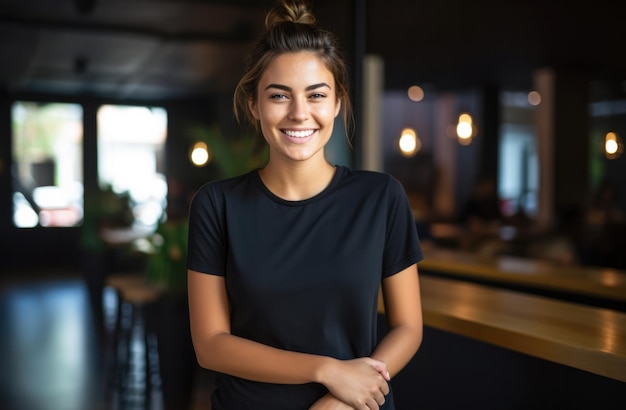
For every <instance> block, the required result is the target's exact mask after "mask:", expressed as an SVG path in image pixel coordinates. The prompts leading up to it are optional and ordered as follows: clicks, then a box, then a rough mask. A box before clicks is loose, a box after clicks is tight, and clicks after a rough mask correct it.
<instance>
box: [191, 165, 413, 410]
mask: <svg viewBox="0 0 626 410" xmlns="http://www.w3.org/2000/svg"><path fill="white" fill-rule="evenodd" d="M421 259H422V251H421V248H420V244H419V239H418V236H417V232H416V227H415V222H414V220H413V216H412V213H411V208H410V206H409V204H408V200H407V198H406V195H405V192H404V190H403V188H402V186H401V185H400V183H399V182H398V181H397V180H396V179H394V178H393V177H391V176H390V175H387V174H383V173H377V172H371V171H353V170H350V169H348V168H346V167H343V166H337V167H336V172H335V175H334V177H333V179H332V181H331V183H330V184H329V186H328V187H327V188H326V189H325V190H324V191H322V192H321V193H319V194H318V195H316V196H314V197H312V198H309V199H306V200H303V201H286V200H284V199H281V198H279V197H277V196H276V195H274V194H272V193H271V192H270V191H269V190H268V189H267V188H266V187H265V185H264V184H263V182H262V181H261V179H260V177H259V174H258V171H256V170H254V171H251V172H250V173H248V174H245V175H242V176H239V177H235V178H230V179H224V180H220V181H213V182H210V183H208V184H205V185H204V186H203V187H202V188H201V189H200V190H199V191H198V192H197V194H196V195H195V197H194V199H193V201H192V205H191V211H190V220H189V245H188V256H187V266H188V268H189V269H192V270H195V271H199V272H203V273H207V274H212V275H219V276H224V277H225V281H226V287H227V292H228V298H229V303H230V314H231V332H232V333H233V334H234V335H237V336H241V337H244V338H247V339H250V340H254V341H257V342H260V343H263V344H266V345H269V346H274V347H277V348H280V349H286V350H291V351H298V352H305V353H313V354H318V355H326V356H331V357H335V358H338V359H352V358H356V357H363V356H369V355H370V354H371V353H372V351H373V350H374V348H375V346H376V342H377V328H376V323H377V300H378V290H379V286H380V283H381V280H382V279H383V278H385V277H388V276H391V275H393V274H395V273H397V272H399V271H401V270H403V269H404V268H406V267H408V266H410V265H412V264H413V263H416V262H418V261H420V260H421ZM326 392H327V390H326V388H325V387H324V386H322V385H319V384H316V383H308V384H301V385H281V384H270V383H259V382H253V381H249V380H243V379H241V378H237V377H232V376H228V375H221V377H219V379H218V382H217V389H216V391H215V394H214V395H213V406H214V407H213V408H214V409H216V410H219V409H226V410H233V409H236V410H243V409H255V410H259V409H272V410H279V409H284V410H298V409H307V408H309V406H310V405H311V404H312V403H313V402H315V400H317V399H318V398H319V397H321V396H322V395H324V394H325V393H326ZM388 402H389V403H391V402H392V400H388ZM383 408H385V409H387V408H388V407H383Z"/></svg>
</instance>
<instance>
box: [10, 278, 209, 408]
mask: <svg viewBox="0 0 626 410" xmlns="http://www.w3.org/2000/svg"><path fill="white" fill-rule="evenodd" d="M103 295H104V297H103V300H104V303H103V309H104V323H102V324H101V325H96V323H95V321H94V320H93V317H94V315H93V311H92V309H91V308H90V303H89V297H88V293H87V290H86V286H85V282H84V280H83V278H81V277H80V274H74V273H71V272H70V273H67V272H56V273H48V274H45V275H44V274H33V273H31V272H29V273H27V274H23V275H14V274H12V275H11V277H10V278H7V277H6V276H3V277H0V408H1V409H3V410H108V409H118V410H164V409H165V407H164V404H163V397H162V390H161V388H160V378H159V370H158V358H156V356H155V355H154V354H153V352H154V350H155V349H156V344H157V343H158V342H157V340H156V337H154V335H151V334H150V332H145V328H144V327H142V324H141V320H135V321H134V322H133V323H134V324H133V326H132V327H129V328H128V329H127V333H126V336H128V339H127V340H128V343H129V344H128V347H129V349H128V350H127V352H128V355H127V356H126V359H127V360H126V364H127V366H125V367H120V366H119V362H120V360H119V359H120V354H119V352H118V353H117V354H116V353H115V352H114V350H113V347H114V346H119V340H120V338H119V335H118V336H115V333H114V329H115V325H116V318H117V316H116V307H117V299H116V294H115V292H113V291H112V290H111V289H105V290H104V292H103ZM144 333H147V334H148V338H147V343H145V342H144V340H145V339H144V338H143V336H144ZM116 341H117V344H116V343H115V342H116ZM151 352H152V354H151ZM146 353H147V354H146ZM155 362H156V363H155ZM145 370H148V371H147V372H146V371H145ZM210 381H211V375H210V374H209V373H208V372H207V371H205V370H202V369H199V368H198V371H197V375H196V376H195V377H194V382H193V386H192V390H193V393H192V399H191V403H192V404H191V409H193V410H199V409H209V408H210V405H209V395H210ZM177 410H178V409H177ZM181 410H182V409H181Z"/></svg>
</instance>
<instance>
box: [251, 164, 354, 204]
mask: <svg viewBox="0 0 626 410" xmlns="http://www.w3.org/2000/svg"><path fill="white" fill-rule="evenodd" d="M344 169H345V167H343V166H341V165H335V173H334V174H333V177H332V179H331V180H330V183H329V184H328V185H327V186H326V188H324V189H323V190H322V191H321V192H319V193H318V194H315V195H313V196H312V197H310V198H307V199H302V200H297V201H290V200H288V199H283V198H281V197H279V196H278V195H276V194H274V193H273V192H272V191H270V190H269V188H268V187H267V186H265V184H264V183H263V180H262V179H261V176H260V175H259V170H258V169H256V170H254V172H253V173H252V175H253V177H254V181H255V183H256V184H257V186H258V187H259V189H260V190H261V191H262V192H263V194H264V195H265V196H267V197H268V198H269V199H271V200H272V201H274V202H276V203H279V204H281V205H286V206H304V205H308V204H310V203H312V202H316V201H319V200H320V199H322V198H323V197H325V196H326V195H328V193H329V192H331V191H332V190H333V189H334V187H335V186H336V185H337V184H338V183H339V180H340V179H341V176H342V175H343V173H344Z"/></svg>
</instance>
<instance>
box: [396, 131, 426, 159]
mask: <svg viewBox="0 0 626 410" xmlns="http://www.w3.org/2000/svg"><path fill="white" fill-rule="evenodd" d="M398 146H399V147H400V152H401V153H402V155H403V156H405V157H412V156H413V155H415V154H416V153H417V152H418V151H419V150H420V149H421V148H422V143H421V141H420V140H419V138H418V137H417V133H416V132H415V130H413V129H412V128H405V129H403V130H402V133H401V135H400V139H399V140H398Z"/></svg>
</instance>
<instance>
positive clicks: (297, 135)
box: [282, 130, 316, 138]
mask: <svg viewBox="0 0 626 410" xmlns="http://www.w3.org/2000/svg"><path fill="white" fill-rule="evenodd" d="M282 131H283V132H284V133H285V134H287V135H288V136H290V137H292V138H306V137H310V136H311V135H313V133H314V132H315V131H316V130H301V131H296V130H282Z"/></svg>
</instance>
